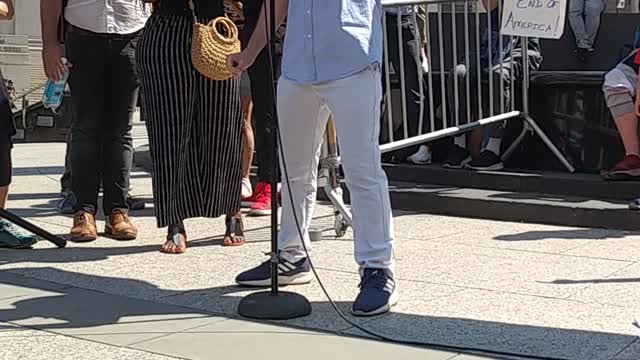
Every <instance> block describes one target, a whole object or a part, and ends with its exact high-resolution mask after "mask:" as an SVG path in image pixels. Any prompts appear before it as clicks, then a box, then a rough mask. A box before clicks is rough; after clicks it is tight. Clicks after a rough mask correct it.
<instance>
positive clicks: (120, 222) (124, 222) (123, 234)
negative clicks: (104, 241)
mask: <svg viewBox="0 0 640 360" xmlns="http://www.w3.org/2000/svg"><path fill="white" fill-rule="evenodd" d="M104 232H105V233H106V234H107V236H109V237H111V238H113V239H116V240H135V239H136V237H138V229H136V227H135V226H133V224H132V223H131V220H130V219H129V215H128V214H126V213H124V212H122V211H121V210H114V211H113V213H112V214H111V215H109V216H108V217H107V224H106V225H105V227H104Z"/></svg>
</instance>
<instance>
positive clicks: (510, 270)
mask: <svg viewBox="0 0 640 360" xmlns="http://www.w3.org/2000/svg"><path fill="white" fill-rule="evenodd" d="M404 247H406V248H410V249H412V251H410V252H407V253H406V254H405V255H402V254H401V255H399V256H398V262H399V264H401V266H398V275H399V276H400V277H401V278H407V279H411V280H424V281H431V282H434V283H438V284H444V285H449V286H460V287H469V288H483V289H489V290H502V291H508V292H513V293H521V294H531V295H537V296H546V297H555V298H566V297H568V296H570V295H572V294H573V293H575V292H576V291H578V290H580V289H582V288H583V287H584V285H567V286H564V287H558V286H556V285H553V284H551V282H552V281H554V280H556V279H559V278H565V277H571V276H578V277H592V276H595V277H598V276H607V275H609V274H611V273H613V272H615V271H618V270H620V269H623V268H624V267H626V266H628V265H629V262H626V261H616V260H604V259H591V258H580V257H574V256H564V255H556V254H544V253H535V252H528V251H513V250H504V249H491V248H480V247H476V246H466V245H461V244H455V243H453V244H446V243H435V242H420V241H413V242H410V243H408V244H405V245H404Z"/></svg>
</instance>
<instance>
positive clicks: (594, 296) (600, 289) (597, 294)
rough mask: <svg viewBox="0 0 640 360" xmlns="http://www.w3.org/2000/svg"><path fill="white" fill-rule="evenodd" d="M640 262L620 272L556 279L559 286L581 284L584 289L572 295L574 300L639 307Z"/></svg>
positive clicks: (632, 307)
mask: <svg viewBox="0 0 640 360" xmlns="http://www.w3.org/2000/svg"><path fill="white" fill-rule="evenodd" d="M639 283H640V264H638V263H634V264H632V265H630V266H628V267H626V268H624V269H622V270H620V271H618V272H615V273H612V274H609V275H605V276H600V277H597V276H596V277H581V276H578V275H574V276H566V277H563V278H560V279H556V280H555V282H554V284H556V286H558V287H562V286H567V285H574V284H580V285H582V286H584V289H583V290H581V291H579V292H577V293H576V294H574V295H573V296H571V299H572V300H576V301H582V302H590V303H596V304H605V305H611V306H619V307H624V308H627V309H638V291H637V287H638V284H639ZM636 314H640V313H636Z"/></svg>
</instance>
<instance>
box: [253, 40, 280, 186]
mask: <svg viewBox="0 0 640 360" xmlns="http://www.w3.org/2000/svg"><path fill="white" fill-rule="evenodd" d="M275 61H277V62H278V64H279V63H280V59H279V56H277V59H275ZM270 68H271V63H270V61H269V52H268V49H266V48H265V50H263V51H262V52H261V53H260V55H258V58H257V59H256V61H255V62H254V63H253V65H252V66H251V67H250V68H249V79H250V80H251V99H252V101H253V113H252V115H253V123H254V128H253V129H254V133H255V139H256V140H255V141H256V155H257V157H258V181H261V182H263V181H264V182H269V181H270V180H271V177H272V176H273V167H274V165H275V156H274V153H273V152H274V148H275V146H276V143H275V142H274V138H273V132H272V131H271V129H272V126H273V121H274V118H273V116H274V105H275V98H274V96H273V93H274V91H273V88H272V87H273V86H275V85H274V84H273V83H272V82H271V81H270V76H269V75H268V74H269V72H270V71H271V70H270ZM279 69H280V67H279V66H278V70H279ZM279 75H280V74H279V73H278V74H275V78H276V79H277V78H278V76H279Z"/></svg>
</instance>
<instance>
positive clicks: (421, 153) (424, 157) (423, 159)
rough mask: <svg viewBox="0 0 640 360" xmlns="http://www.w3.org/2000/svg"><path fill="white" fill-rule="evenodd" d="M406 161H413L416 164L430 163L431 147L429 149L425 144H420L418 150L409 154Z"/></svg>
mask: <svg viewBox="0 0 640 360" xmlns="http://www.w3.org/2000/svg"><path fill="white" fill-rule="evenodd" d="M407 161H409V162H411V163H414V164H416V165H426V164H431V149H429V147H428V146H426V145H420V148H419V149H418V151H417V152H416V153H415V154H413V155H411V156H409V157H408V158H407Z"/></svg>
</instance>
